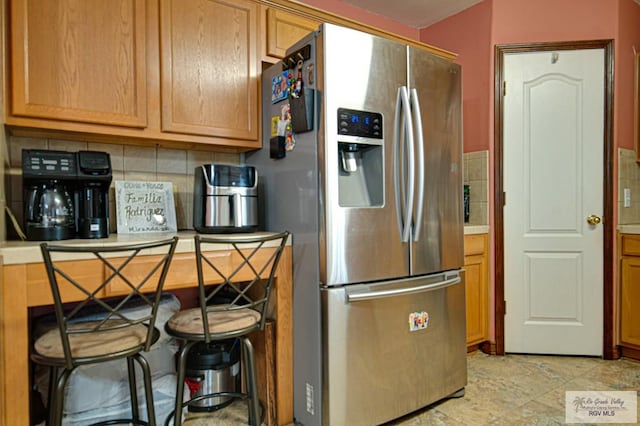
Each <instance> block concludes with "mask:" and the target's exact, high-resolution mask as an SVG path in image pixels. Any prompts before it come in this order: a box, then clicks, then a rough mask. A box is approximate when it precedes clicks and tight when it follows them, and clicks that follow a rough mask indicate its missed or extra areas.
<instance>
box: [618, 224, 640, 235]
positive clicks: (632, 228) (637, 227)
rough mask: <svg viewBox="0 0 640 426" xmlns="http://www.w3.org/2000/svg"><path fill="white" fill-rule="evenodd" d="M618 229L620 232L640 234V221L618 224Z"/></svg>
mask: <svg viewBox="0 0 640 426" xmlns="http://www.w3.org/2000/svg"><path fill="white" fill-rule="evenodd" d="M618 231H619V232H620V233H621V234H640V223H632V224H629V225H618Z"/></svg>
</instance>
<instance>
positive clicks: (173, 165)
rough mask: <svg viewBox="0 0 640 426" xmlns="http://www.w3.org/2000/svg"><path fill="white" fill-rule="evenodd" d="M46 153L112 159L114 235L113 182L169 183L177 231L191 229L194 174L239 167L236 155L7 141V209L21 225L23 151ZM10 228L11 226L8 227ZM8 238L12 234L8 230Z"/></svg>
mask: <svg viewBox="0 0 640 426" xmlns="http://www.w3.org/2000/svg"><path fill="white" fill-rule="evenodd" d="M23 149H49V150H61V151H72V152H75V151H81V150H90V151H104V152H108V153H109V155H110V157H111V167H112V169H113V180H112V182H111V189H110V194H109V207H110V220H111V223H110V229H111V232H116V217H115V196H114V182H115V181H117V180H141V181H168V182H172V183H173V192H174V200H175V204H176V219H177V224H178V229H179V230H185V229H191V228H192V224H193V218H192V213H191V212H192V203H193V172H194V169H195V168H196V167H197V166H199V165H202V164H208V163H227V164H238V163H239V162H240V155H239V154H231V153H217V152H209V151H193V150H181V149H166V148H159V147H144V146H132V145H118V144H106V143H93V142H75V141H65V140H58V139H36V138H21V137H10V138H9V139H8V157H9V158H8V161H7V163H8V164H7V165H6V166H5V167H7V170H6V172H7V173H6V174H7V176H8V178H9V185H8V190H7V197H6V198H7V205H8V206H9V208H10V209H11V211H12V212H13V214H14V215H15V216H16V218H17V219H18V221H19V222H20V224H21V225H22V216H23V212H22V210H23V200H22V150H23ZM7 226H8V227H10V225H7ZM7 233H8V238H10V237H11V236H12V235H15V232H12V230H10V229H9V230H8V232H7Z"/></svg>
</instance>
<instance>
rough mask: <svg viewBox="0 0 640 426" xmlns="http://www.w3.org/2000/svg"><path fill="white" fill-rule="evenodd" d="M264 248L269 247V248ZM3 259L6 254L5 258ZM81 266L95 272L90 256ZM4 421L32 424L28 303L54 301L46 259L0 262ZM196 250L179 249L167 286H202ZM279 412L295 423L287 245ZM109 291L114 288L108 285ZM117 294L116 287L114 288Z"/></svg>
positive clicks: (280, 282) (280, 289)
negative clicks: (180, 250)
mask: <svg viewBox="0 0 640 426" xmlns="http://www.w3.org/2000/svg"><path fill="white" fill-rule="evenodd" d="M38 250H39V249H38ZM262 250H269V249H268V248H265V249H262ZM0 259H1V258H0ZM74 262H75V263H76V264H77V266H78V267H80V268H86V269H87V273H90V274H95V273H96V269H95V267H94V266H93V264H92V263H91V261H83V260H76V261H74ZM0 267H1V270H2V274H0V380H1V382H0V425H6V426H9V425H11V426H20V425H25V426H27V425H29V396H30V391H29V383H30V377H29V308H30V307H35V306H43V305H48V304H51V303H53V302H52V299H51V294H50V293H51V291H50V289H49V284H48V282H47V280H46V272H45V268H44V265H43V264H42V263H22V264H11V265H4V266H0ZM195 269H196V268H195V259H194V255H193V253H192V252H189V251H186V252H182V253H176V255H175V257H174V261H173V262H172V265H171V269H170V270H169V275H168V277H167V281H166V283H165V290H167V291H171V290H175V289H180V288H190V287H196V286H197V278H196V271H195ZM276 277H277V282H276V292H275V308H274V314H273V317H274V318H273V319H274V320H275V321H274V323H273V325H274V327H275V330H274V331H275V377H274V384H275V386H274V387H275V403H276V407H275V412H276V416H277V424H279V425H286V424H290V423H293V352H292V351H293V344H292V333H293V322H292V315H293V313H292V309H293V308H292V297H293V293H292V287H293V280H292V255H291V247H290V246H287V247H286V248H285V251H284V253H283V256H282V258H281V261H280V264H279V265H278V270H277V273H276ZM107 291H108V293H109V294H107V296H110V295H111V293H112V291H110V290H107ZM113 294H114V295H117V289H115V288H114V289H113Z"/></svg>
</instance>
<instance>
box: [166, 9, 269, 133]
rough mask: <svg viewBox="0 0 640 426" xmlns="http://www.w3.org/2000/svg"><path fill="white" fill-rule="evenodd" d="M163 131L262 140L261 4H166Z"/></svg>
mask: <svg viewBox="0 0 640 426" xmlns="http://www.w3.org/2000/svg"><path fill="white" fill-rule="evenodd" d="M160 13H161V19H160V33H161V55H160V56H161V58H160V60H161V63H162V66H161V74H162V75H161V79H162V82H161V98H162V131H164V132H177V133H187V134H195V135H204V136H218V137H223V138H237V139H245V140H246V139H251V140H256V143H258V142H257V139H258V118H259V116H260V114H259V108H258V61H259V57H258V34H257V33H258V21H257V17H258V4H257V3H254V2H253V1H250V0H162V3H161V10H160Z"/></svg>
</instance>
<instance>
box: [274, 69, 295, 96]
mask: <svg viewBox="0 0 640 426" xmlns="http://www.w3.org/2000/svg"><path fill="white" fill-rule="evenodd" d="M291 78H292V74H291V72H290V71H288V70H287V71H283V72H281V73H280V74H278V75H276V76H275V77H273V78H272V79H271V103H272V104H275V103H278V102H280V101H282V100H285V99H287V98H288V97H289V87H291Z"/></svg>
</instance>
